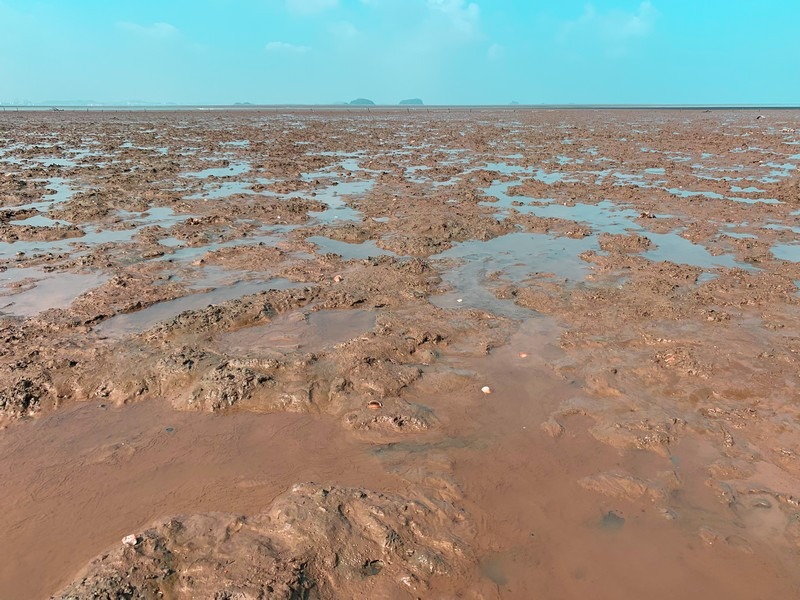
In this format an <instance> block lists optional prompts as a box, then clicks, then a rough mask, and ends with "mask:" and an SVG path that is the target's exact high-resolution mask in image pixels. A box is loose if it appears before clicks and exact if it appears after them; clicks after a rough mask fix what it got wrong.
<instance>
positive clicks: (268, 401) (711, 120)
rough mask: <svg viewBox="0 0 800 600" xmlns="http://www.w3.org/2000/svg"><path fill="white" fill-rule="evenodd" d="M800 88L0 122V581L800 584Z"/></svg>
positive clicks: (76, 588)
mask: <svg viewBox="0 0 800 600" xmlns="http://www.w3.org/2000/svg"><path fill="white" fill-rule="evenodd" d="M799 164H800V113H798V112H794V111H772V112H764V113H761V114H759V113H755V112H752V111H700V110H696V111H654V110H643V111H579V110H572V111H546V110H539V111H537V110H512V109H508V110H498V111H478V110H474V111H456V110H450V111H448V110H432V111H428V110H415V111H411V112H406V111H403V112H399V111H398V112H393V111H370V112H364V111H356V110H353V111H342V112H336V111H328V112H322V113H320V112H310V111H297V112H290V111H263V112H261V111H256V110H252V111H249V110H248V111H230V112H224V111H220V112H216V111H212V112H175V113H172V112H144V111H141V112H103V113H94V112H77V111H76V112H59V113H45V112H19V113H16V112H4V113H0V200H1V202H0V204H1V205H2V206H0V338H2V341H3V343H2V345H0V427H2V429H0V453H2V456H3V460H2V461H0V477H1V479H0V481H2V485H3V495H4V496H3V497H4V499H5V502H4V503H3V508H2V510H0V531H2V535H0V597H2V598H4V599H6V598H8V599H16V598H20V599H30V598H60V599H65V598H70V599H73V598H75V599H78V598H80V599H83V598H173V599H188V598H237V599H239V598H242V599H244V598H316V599H320V600H322V599H328V598H356V597H365V598H366V597H369V598H475V599H478V598H483V599H489V598H530V597H541V598H587V597H590V598H609V599H612V598H613V599H620V598H641V597H650V598H665V599H666V598H675V597H679V596H681V595H683V596H685V597H690V598H694V597H702V598H706V599H709V600H712V599H716V598H720V599H723V598H724V599H726V600H730V599H735V598H742V599H753V598H775V597H785V598H788V597H796V596H798V595H800V574H798V572H797V569H796V563H797V560H798V558H800V467H799V466H798V464H799V463H798V460H797V458H798V455H799V454H800V404H798V398H799V396H798V389H799V385H800V375H799V373H800V369H798V367H800V331H799V330H798V325H797V323H798V322H800V321H799V320H798V316H800V290H799V289H798V286H800V239H799V238H800V176H799V174H798V165H799Z"/></svg>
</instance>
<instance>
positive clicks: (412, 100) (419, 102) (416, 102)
mask: <svg viewBox="0 0 800 600" xmlns="http://www.w3.org/2000/svg"><path fill="white" fill-rule="evenodd" d="M400 104H414V105H417V106H420V105H422V104H423V102H422V100H420V99H419V98H409V99H408V100H400Z"/></svg>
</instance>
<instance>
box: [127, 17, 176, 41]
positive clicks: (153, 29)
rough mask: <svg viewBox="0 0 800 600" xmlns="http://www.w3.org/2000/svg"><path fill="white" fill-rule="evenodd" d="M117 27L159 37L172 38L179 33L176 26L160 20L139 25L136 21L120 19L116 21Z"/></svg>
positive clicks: (138, 33)
mask: <svg viewBox="0 0 800 600" xmlns="http://www.w3.org/2000/svg"><path fill="white" fill-rule="evenodd" d="M117 27H119V28H120V29H124V30H125V31H130V32H131V33H135V34H137V35H143V36H146V37H151V38H159V39H168V38H173V37H176V36H177V35H178V34H179V33H180V31H179V30H178V28H177V27H175V26H174V25H170V24H169V23H162V22H158V23H153V24H151V25H139V24H138V23H131V22H130V21H120V22H119V23H117Z"/></svg>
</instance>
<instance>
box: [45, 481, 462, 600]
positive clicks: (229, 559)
mask: <svg viewBox="0 0 800 600" xmlns="http://www.w3.org/2000/svg"><path fill="white" fill-rule="evenodd" d="M451 520H452V515H448V514H447V513H446V510H443V509H441V508H439V507H437V506H434V505H433V504H428V503H425V502H421V501H416V500H408V499H406V498H402V497H399V496H394V495H384V494H380V493H376V492H370V491H366V490H361V489H353V488H336V487H332V488H326V487H321V486H319V485H316V484H311V483H309V484H301V485H296V486H294V488H293V489H292V490H291V491H289V492H287V493H286V494H284V495H283V496H281V497H279V498H278V499H277V500H276V501H275V503H274V504H273V505H272V507H271V508H270V509H269V510H268V511H267V512H264V513H262V514H259V515H256V516H255V517H252V518H247V517H242V516H237V515H230V514H220V513H212V514H204V515H193V516H188V517H174V518H169V519H165V520H162V521H160V522H158V523H156V524H155V525H153V526H152V527H151V528H149V529H147V530H145V531H143V532H141V533H140V534H138V535H136V536H129V537H127V538H126V539H125V541H124V542H123V543H122V544H120V545H119V546H118V547H117V548H114V549H112V550H111V551H109V552H107V553H104V554H102V555H100V556H99V557H98V558H96V559H95V560H93V561H92V562H91V563H90V564H89V565H88V567H87V568H86V569H85V570H84V572H83V573H81V574H80V575H79V576H78V578H77V579H76V580H75V581H74V582H73V583H72V584H70V585H69V586H67V588H66V589H64V590H62V591H61V592H60V593H58V594H56V596H54V598H57V599H60V600H79V599H80V600H82V599H87V598H109V599H110V598H113V599H122V598H173V599H175V600H183V599H187V600H188V599H190V598H241V599H255V598H276V599H278V598H286V599H299V598H317V599H320V600H322V599H325V598H375V597H381V598H386V597H408V596H411V597H413V596H416V595H417V594H418V593H420V592H421V591H423V590H424V589H425V588H426V582H427V581H429V580H430V579H431V578H432V577H435V576H444V577H454V578H457V577H459V576H460V575H462V574H463V573H464V571H465V564H467V561H468V560H469V558H470V557H469V555H468V552H467V550H466V549H465V548H464V546H463V545H462V542H461V541H460V540H459V539H458V538H457V537H455V536H454V535H453V534H452V533H449V530H450V529H451V527H450V526H448V527H443V525H445V524H448V525H449V523H450V521H451ZM134 537H135V539H134Z"/></svg>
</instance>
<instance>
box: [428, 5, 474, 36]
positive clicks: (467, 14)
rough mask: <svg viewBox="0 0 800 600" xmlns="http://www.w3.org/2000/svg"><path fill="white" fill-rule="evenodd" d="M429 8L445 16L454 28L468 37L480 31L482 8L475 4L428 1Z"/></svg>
mask: <svg viewBox="0 0 800 600" xmlns="http://www.w3.org/2000/svg"><path fill="white" fill-rule="evenodd" d="M428 8H429V9H430V10H431V11H433V12H437V13H441V14H442V15H444V16H445V17H446V18H447V19H448V20H449V21H450V23H451V25H452V27H453V28H454V29H455V30H456V31H458V32H460V33H462V34H466V35H473V34H475V33H476V32H477V31H478V25H479V21H480V8H479V7H478V5H477V4H476V3H475V2H466V1H465V0H428Z"/></svg>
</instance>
